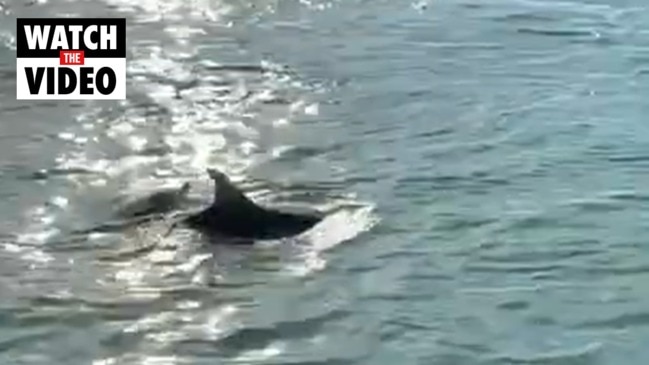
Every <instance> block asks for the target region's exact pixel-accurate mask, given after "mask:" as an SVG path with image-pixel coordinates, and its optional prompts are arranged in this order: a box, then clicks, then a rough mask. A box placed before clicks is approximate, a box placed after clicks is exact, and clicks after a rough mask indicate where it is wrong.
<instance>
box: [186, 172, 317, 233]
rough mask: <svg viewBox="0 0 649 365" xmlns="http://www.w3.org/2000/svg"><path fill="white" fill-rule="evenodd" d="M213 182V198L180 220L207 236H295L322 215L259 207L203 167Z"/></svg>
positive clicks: (218, 175)
mask: <svg viewBox="0 0 649 365" xmlns="http://www.w3.org/2000/svg"><path fill="white" fill-rule="evenodd" d="M207 173H208V175H209V176H210V178H211V179H212V180H213V181H214V200H213V201H212V204H211V205H210V206H209V207H207V208H206V209H204V210H202V211H200V212H198V213H195V214H193V215H190V216H189V217H187V218H185V219H184V220H183V222H182V223H184V225H186V226H188V227H190V228H193V229H196V230H197V231H200V232H203V233H206V234H208V235H210V236H221V237H229V238H234V239H242V240H244V242H246V243H252V241H253V240H273V239H280V238H287V237H292V236H296V235H299V234H300V233H303V232H305V231H307V230H309V229H310V228H312V227H313V226H315V225H316V224H317V223H318V222H320V221H321V220H322V214H320V213H319V212H313V213H308V214H303V213H289V212H282V211H279V210H274V209H269V208H264V207H261V206H259V205H257V204H255V203H254V202H253V201H252V200H250V199H249V198H248V197H246V195H245V194H244V193H243V192H242V191H241V190H239V189H238V188H237V187H236V186H235V185H234V184H233V183H232V182H231V181H230V179H229V178H228V177H227V176H226V175H225V174H224V173H222V172H220V171H218V170H216V169H207Z"/></svg>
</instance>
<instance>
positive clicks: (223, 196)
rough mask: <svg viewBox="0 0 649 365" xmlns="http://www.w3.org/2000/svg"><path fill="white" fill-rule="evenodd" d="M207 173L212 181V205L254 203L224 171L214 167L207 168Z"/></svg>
mask: <svg viewBox="0 0 649 365" xmlns="http://www.w3.org/2000/svg"><path fill="white" fill-rule="evenodd" d="M207 173H208V174H209V175H210V177H211V178H212V180H213V181H214V200H213V202H212V206H223V205H226V204H227V205H230V204H239V205H242V204H243V205H255V203H253V202H252V200H250V199H248V197H247V196H246V195H245V194H244V193H243V192H242V191H241V190H239V188H237V187H236V186H235V185H234V184H233V183H232V182H231V181H230V179H229V178H228V177H227V175H225V174H224V173H222V172H220V171H218V170H216V169H208V170H207Z"/></svg>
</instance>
